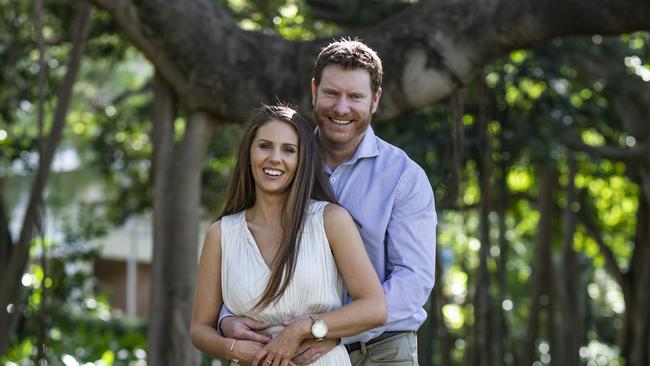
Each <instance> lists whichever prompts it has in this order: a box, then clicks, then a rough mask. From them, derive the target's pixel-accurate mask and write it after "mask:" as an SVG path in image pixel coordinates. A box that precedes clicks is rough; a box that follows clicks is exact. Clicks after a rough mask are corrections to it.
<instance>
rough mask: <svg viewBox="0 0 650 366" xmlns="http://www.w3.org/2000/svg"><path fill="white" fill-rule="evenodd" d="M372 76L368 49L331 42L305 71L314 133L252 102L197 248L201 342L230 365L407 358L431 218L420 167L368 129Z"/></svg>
mask: <svg viewBox="0 0 650 366" xmlns="http://www.w3.org/2000/svg"><path fill="white" fill-rule="evenodd" d="M382 75H383V71H382V64H381V60H380V59H379V57H378V56H377V54H376V53H375V52H374V51H373V50H372V49H370V48H369V47H368V46H367V45H365V44H363V43H361V42H359V41H354V40H340V41H336V42H333V43H331V44H329V45H328V46H327V47H325V48H324V49H323V50H322V51H321V53H320V54H319V56H318V58H317V60H316V65H315V68H314V76H313V80H312V101H313V107H314V117H315V119H316V122H317V123H318V128H317V130H316V133H314V131H313V129H312V127H311V125H310V124H309V123H308V122H306V121H305V120H304V119H303V118H302V117H301V116H300V115H299V114H298V113H296V112H295V111H294V110H293V109H291V108H289V107H287V106H283V105H273V106H263V107H261V108H260V109H258V110H257V111H256V112H255V115H254V116H253V118H252V119H251V121H250V122H249V124H248V126H247V128H246V130H245V132H244V136H243V138H242V142H241V144H240V148H239V151H238V155H237V161H236V165H235V169H234V173H233V177H232V181H231V185H230V190H229V193H228V198H227V200H226V204H225V207H224V209H223V211H222V212H221V214H220V215H219V220H218V221H217V222H216V223H214V224H213V225H212V226H211V227H210V229H209V231H208V233H207V234H206V237H205V241H204V244H203V250H202V252H201V259H200V262H199V271H198V280H197V288H196V296H195V300H194V310H193V314H192V326H191V335H192V341H193V343H194V345H195V346H196V347H197V348H198V349H200V350H201V351H203V352H205V353H207V354H210V355H213V356H216V357H220V358H226V359H229V360H231V364H242V365H263V366H271V365H274V366H275V365H282V366H285V365H323V366H325V365H331V366H343V365H380V364H381V365H417V364H418V363H417V339H416V335H415V332H416V331H417V330H418V328H419V327H420V325H422V323H423V322H424V320H425V319H426V312H425V311H424V309H423V306H424V304H425V302H426V300H427V298H428V296H429V293H430V292H431V289H432V288H433V283H434V272H435V243H436V238H435V229H436V223H437V221H436V213H435V207H434V198H433V192H432V189H431V186H430V184H429V181H428V178H427V176H426V174H425V172H424V171H423V170H422V169H421V168H420V167H419V166H418V165H417V164H416V163H415V162H413V161H412V160H411V159H410V158H409V157H408V156H407V155H406V154H405V153H404V152H403V151H402V150H400V149H398V148H397V147H395V146H392V145H390V144H388V143H387V142H385V141H383V140H381V139H380V138H378V137H376V136H375V134H374V132H373V129H372V127H371V126H370V120H371V117H372V115H373V113H375V111H376V110H377V106H378V104H379V99H380V97H381V83H382Z"/></svg>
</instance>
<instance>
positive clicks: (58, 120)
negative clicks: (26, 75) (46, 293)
mask: <svg viewBox="0 0 650 366" xmlns="http://www.w3.org/2000/svg"><path fill="white" fill-rule="evenodd" d="M91 14H92V7H91V6H90V4H88V3H87V2H83V3H82V5H81V7H80V9H79V12H78V14H77V19H76V21H75V26H74V28H73V29H74V32H75V33H74V37H73V38H74V41H73V44H72V50H71V51H70V62H69V64H68V68H67V72H66V74H65V77H64V79H63V82H62V83H61V86H60V88H59V91H58V99H57V105H56V110H55V112H54V120H53V122H52V127H51V129H50V133H49V135H48V137H47V139H46V140H45V141H44V143H45V147H44V149H43V155H41V156H39V164H38V170H37V172H36V177H35V178H34V182H33V184H32V189H31V193H30V198H29V203H28V205H27V211H26V213H25V217H24V219H23V223H22V227H21V231H20V235H19V238H18V241H17V243H16V245H15V247H14V248H13V251H12V253H11V257H10V258H9V261H8V265H7V266H6V267H4V268H3V272H2V276H1V279H0V281H2V282H1V284H2V286H0V309H1V310H0V324H16V322H15V317H16V316H18V314H19V313H20V311H19V309H18V304H20V303H21V297H22V287H21V286H20V284H21V283H20V281H21V278H22V275H23V272H24V271H25V266H26V264H27V260H28V259H29V248H30V246H31V243H32V239H33V236H34V229H35V223H36V220H37V216H38V210H39V208H40V207H41V205H42V204H43V190H44V188H45V183H46V181H47V177H48V175H49V172H50V165H51V163H52V159H53V157H54V152H55V151H56V148H57V146H58V144H59V141H60V140H61V134H62V132H63V126H64V124H65V119H66V115H67V113H68V107H69V105H70V98H71V96H72V88H73V86H74V83H75V80H76V77H77V73H78V71H79V67H80V64H81V57H82V55H83V52H84V48H85V46H86V39H87V37H88V33H89V31H90V24H91V21H90V19H91ZM10 305H12V307H13V311H12V312H8V311H7V310H6V309H8V307H9V306H10ZM13 332H14V329H13V327H9V326H3V327H0V353H2V352H3V351H4V350H5V348H6V346H7V344H8V341H9V337H10V336H11V334H13Z"/></svg>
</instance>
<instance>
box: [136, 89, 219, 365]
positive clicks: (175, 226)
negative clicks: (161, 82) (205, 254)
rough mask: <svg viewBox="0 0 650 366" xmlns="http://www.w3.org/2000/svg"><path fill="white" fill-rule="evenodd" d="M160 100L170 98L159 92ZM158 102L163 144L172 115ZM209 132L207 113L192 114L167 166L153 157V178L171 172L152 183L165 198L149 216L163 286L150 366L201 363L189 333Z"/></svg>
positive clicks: (156, 300) (156, 304)
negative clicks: (167, 177)
mask: <svg viewBox="0 0 650 366" xmlns="http://www.w3.org/2000/svg"><path fill="white" fill-rule="evenodd" d="M159 87H160V86H159ZM161 98H169V96H168V95H166V94H165V93H163V94H162V95H161ZM167 102H168V101H167ZM158 103H160V105H159V107H160V108H159V112H158V113H160V114H164V117H158V120H159V122H160V123H161V124H162V126H157V128H161V129H163V131H157V132H156V135H157V140H158V141H160V142H162V141H168V140H169V138H170V136H171V132H170V131H169V130H166V129H168V128H170V127H169V124H168V122H169V116H170V115H171V114H170V111H169V110H168V109H167V107H164V103H165V101H164V100H161V101H159V102H158ZM213 129H214V122H213V120H212V118H211V117H210V116H209V115H208V114H206V113H204V112H194V113H192V115H191V116H190V120H189V121H188V122H187V123H186V126H185V135H184V136H183V139H182V140H181V141H180V142H179V143H178V145H177V146H176V148H175V150H174V152H173V156H171V161H170V160H168V158H169V157H170V154H171V153H170V152H169V151H166V150H161V149H162V148H158V149H157V153H156V157H157V159H160V160H157V162H156V167H157V168H159V169H162V171H159V172H156V178H162V177H164V176H165V175H166V172H167V171H169V169H171V176H172V177H173V180H171V186H170V187H167V186H166V185H165V183H164V182H156V183H155V185H156V188H157V189H160V191H157V192H156V194H160V193H159V192H166V193H169V194H168V195H165V196H163V197H156V199H155V201H156V202H157V204H158V206H157V208H159V211H158V212H156V213H155V217H154V228H155V230H156V233H155V234H154V235H155V238H156V239H158V240H159V241H158V242H157V243H155V244H154V248H155V249H154V250H155V251H158V250H159V249H162V253H154V257H155V258H156V259H157V261H158V263H156V265H157V266H158V267H156V268H155V269H154V276H157V277H158V278H162V279H163V281H162V282H158V283H154V286H156V288H155V294H152V301H153V303H152V304H151V305H152V309H154V310H155V314H152V316H151V324H150V327H151V330H150V332H149V336H150V337H152V338H151V339H150V340H149V362H150V364H154V365H197V364H198V363H199V360H200V354H199V352H198V351H197V350H196V349H195V348H194V346H193V345H192V342H191V338H190V333H189V331H190V318H191V315H192V304H193V298H194V296H193V295H194V283H195V277H196V271H197V261H198V243H199V221H200V216H199V212H200V208H201V207H200V195H201V171H202V169H201V168H202V162H203V157H204V156H205V153H206V151H207V147H208V143H209V141H210V137H211V135H212V132H213ZM164 130H166V131H164ZM169 190H170V191H169ZM160 211H162V212H160ZM165 224H166V226H165ZM167 240H169V242H167ZM160 243H162V244H160ZM159 244H160V245H159ZM163 266H164V268H161V267H163ZM160 272H162V273H160Z"/></svg>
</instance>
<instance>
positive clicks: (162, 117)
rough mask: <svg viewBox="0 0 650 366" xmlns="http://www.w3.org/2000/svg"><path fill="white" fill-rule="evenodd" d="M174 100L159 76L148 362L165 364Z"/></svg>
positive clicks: (155, 94)
mask: <svg viewBox="0 0 650 366" xmlns="http://www.w3.org/2000/svg"><path fill="white" fill-rule="evenodd" d="M174 116H175V101H174V95H173V91H172V90H171V88H170V87H169V86H168V85H167V83H166V82H165V81H164V80H163V79H162V77H160V75H159V74H158V73H156V75H155V77H154V81H153V116H152V119H153V131H152V132H153V133H152V134H153V139H152V141H153V148H154V151H153V164H152V166H153V176H154V187H153V189H154V199H153V253H152V263H151V280H150V288H151V292H150V300H149V304H150V309H149V328H148V334H147V342H148V344H147V348H148V353H147V361H148V362H149V363H150V364H151V365H164V363H165V362H164V360H165V354H164V350H165V349H167V348H168V347H167V346H168V345H167V343H166V342H168V341H169V338H168V337H166V333H167V332H166V331H165V329H166V328H165V326H166V325H167V322H166V319H168V318H169V315H168V310H169V304H168V296H167V295H168V289H167V284H168V278H167V277H168V276H169V275H168V268H169V267H170V262H171V260H172V257H171V255H170V250H171V246H172V244H173V243H172V241H171V234H172V221H171V219H172V217H171V214H170V212H171V207H170V206H171V205H170V204H169V201H170V197H172V187H171V182H172V161H173V153H174Z"/></svg>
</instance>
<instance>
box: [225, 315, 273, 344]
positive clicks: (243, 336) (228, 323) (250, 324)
mask: <svg viewBox="0 0 650 366" xmlns="http://www.w3.org/2000/svg"><path fill="white" fill-rule="evenodd" d="M268 327H269V325H268V324H265V323H262V322H258V321H257V320H253V319H251V318H248V317H245V316H227V317H225V318H223V319H222V320H221V333H223V335H225V336H226V337H229V338H234V339H239V340H248V341H255V342H260V343H263V344H267V343H269V341H270V340H271V337H269V336H265V335H263V334H259V333H257V332H256V331H259V330H264V329H266V328H268Z"/></svg>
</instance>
